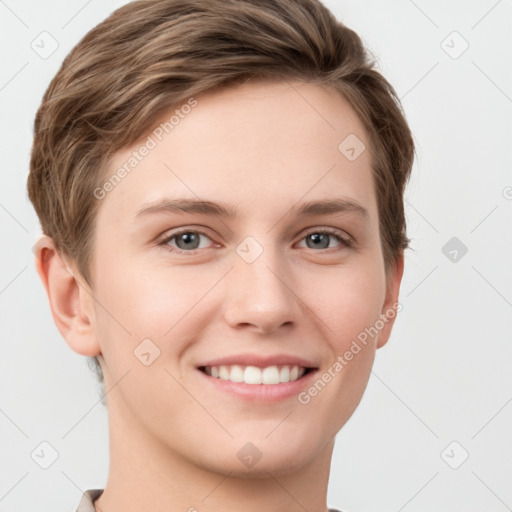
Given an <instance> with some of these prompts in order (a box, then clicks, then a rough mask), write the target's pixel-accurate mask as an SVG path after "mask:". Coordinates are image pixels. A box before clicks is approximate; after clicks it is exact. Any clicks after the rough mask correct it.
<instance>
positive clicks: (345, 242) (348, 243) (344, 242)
mask: <svg viewBox="0 0 512 512" xmlns="http://www.w3.org/2000/svg"><path fill="white" fill-rule="evenodd" d="M185 233H197V234H199V235H204V236H205V237H207V238H210V237H209V236H208V235H207V234H206V233H205V232H203V231H199V230H193V229H184V230H181V231H178V232H176V233H172V234H171V235H169V236H167V237H165V239H163V240H162V241H161V242H159V243H158V245H161V246H167V249H168V250H169V251H170V252H175V253H178V254H195V252H196V251H199V250H200V249H192V250H190V251H185V250H183V249H179V248H177V247H172V246H170V245H168V244H169V242H170V241H171V240H173V239H174V238H176V237H179V236H180V235H184V234H185ZM313 234H318V235H329V236H331V237H333V238H335V239H336V240H338V241H339V242H340V244H341V247H338V248H336V247H331V248H327V249H321V251H323V252H332V251H340V250H342V249H344V248H349V247H352V246H353V241H352V240H351V239H350V238H348V237H343V236H341V235H340V234H339V233H338V232H337V231H334V230H330V229H313V230H311V231H309V232H307V233H305V234H304V236H303V237H302V238H301V239H300V241H302V240H304V239H305V238H307V237H308V236H310V235H313ZM315 252H317V251H315Z"/></svg>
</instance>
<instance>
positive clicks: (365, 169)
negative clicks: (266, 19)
mask: <svg viewBox="0 0 512 512" xmlns="http://www.w3.org/2000/svg"><path fill="white" fill-rule="evenodd" d="M197 101H198V104H197V106H196V107H195V108H194V109H193V110H192V111H191V112H190V113H189V114H188V115H187V116H186V117H185V118H184V119H182V120H180V123H179V124H178V125H177V126H176V127H175V128H174V129H173V131H172V132H171V133H170V134H169V135H168V136H166V137H165V138H164V140H163V141H162V142H160V143H159V144H158V146H157V147H156V148H154V149H152V150H151V152H150V153H149V154H148V155H147V156H146V157H145V158H144V159H143V160H142V161H141V162H140V163H139V164H138V165H137V167H136V168H135V169H134V170H132V171H131V173H130V174H129V175H127V176H126V178H125V179H124V180H123V181H122V182H121V183H120V184H119V185H117V186H116V187H115V188H114V189H113V190H112V191H111V192H109V193H108V194H107V195H106V197H105V198H104V199H102V200H101V205H100V208H99V213H98V217H97V220H96V238H95V248H94V255H93V261H92V263H93V265H92V268H93V272H92V275H93V283H94V286H93V289H92V290H90V289H88V288H87V286H86V285H85V284H84V281H83V279H81V277H80V275H79V273H78V272H77V270H76V268H75V267H74V264H73V262H70V261H65V260H63V259H62V258H61V256H60V255H59V254H58V252H57V251H55V248H54V246H53V243H52V241H51V239H49V238H47V237H43V239H42V241H41V242H40V245H39V247H38V251H37V256H38V257H37V258H36V265H37V269H38V272H39V275H40V276H41V279H42V281H43V284H44V286H45V287H46V290H47V293H48V296H49V300H50V304H51V310H52V314H53V317H54V320H55V323H56V325H57V327H58V328H59V330H60V332H61V333H62V335H63V337H64V338H65V339H66V341H67V343H68V344H69V346H70V347H71V348H72V349H73V350H74V351H75V352H77V353H79V354H82V355H87V356H92V355H99V356H100V360H101V364H102V368H103V372H104V376H105V387H106V390H107V400H108V413H109V428H110V471H109V477H108V481H107V484H106V486H105V491H104V493H103V494H102V495H101V497H100V498H99V499H98V500H97V501H96V502H95V506H96V510H98V511H99V510H103V511H104V512H111V511H113V510H124V511H125V512H131V511H136V510H137V511H140V510H143V509H144V510H152V511H154V512H160V511H161V512H163V511H165V512H169V511H171V512H172V511H187V510H190V511H192V510H198V511H200V512H203V511H204V512H207V511H218V510H223V511H225V512H231V511H233V512H234V511H240V510H244V511H245V512H256V511H261V510H265V511H267V512H282V511H283V510H287V511H291V512H295V511H297V512H298V511H303V510H308V511H311V512H313V511H315V512H325V511H326V510H327V502H326V496H327V484H328V478H329V471H330V463H331V456H332V451H333V447H334V441H335V436H336V434H337V433H338V431H339V430H340V429H341V427H342V426H343V425H344V424H345V423H346V421H347V420H348V419H349V418H350V416H351V415H352V413H353V412H354V410H355V408H356V407H357V405H358V404H359V401H360V400H361V397H362V395H363V393H364V390H365V388H366V385H367V382H368V378H369V375H370V371H371V367H372V364H373V360H374V356H375V352H376V349H377V348H380V347H382V346H383V345H384V344H385V343H386V342H387V340H388V338H389V335H390V332H391V329H392V325H393V321H394V319H390V320H389V321H388V322H387V323H385V325H384V327H383V328H382V330H381V331H380V333H379V334H378V336H375V337H373V338H369V339H368V344H367V345H366V347H364V348H363V350H361V351H360V352H359V353H358V354H357V355H355V356H354V358H353V359H352V360H351V361H350V362H349V363H348V364H347V365H346V366H345V367H344V368H343V370H342V371H341V372H339V373H337V374H336V376H335V377H334V378H333V379H332V380H331V381H330V382H329V383H328V385H326V386H325V388H324V389H322V391H321V392H319V393H318V395H317V396H315V397H314V398H312V399H311V401H310V402H309V403H307V404H301V403H300V402H299V401H298V399H297V396H296V395H294V396H292V397H288V398H286V399H283V400H280V401H277V402H275V403H270V404H269V403H265V404H262V403H257V402H253V401H250V400H242V399H240V398H238V397H236V396H234V395H232V394H228V393H225V392H221V391H219V390H217V389H216V388H213V387H212V386H205V385H204V376H203V375H201V374H200V373H199V371H198V370H197V369H196V365H198V364H199V363H201V362H205V361H207V360H209V359H213V358H217V357H223V356H227V355H231V354H239V353H246V352H250V353H256V354H260V353H263V354H276V353H286V354H293V355H296V356H299V357H303V358H306V359H308V360H312V361H314V362H315V363H317V366H318V368H319V370H318V374H319V375H321V374H322V373H324V372H326V371H327V370H328V368H329V367H332V365H333V363H334V362H335V361H336V358H337V357H338V356H340V355H343V354H344V353H345V352H346V351H347V350H348V349H349V347H350V345H351V343H352V342H353V340H355V339H356V338H357V336H358V335H359V334H360V333H361V332H362V331H364V329H365V328H367V327H369V326H372V325H374V324H375V322H376V321H377V320H378V319H379V318H380V317H379V315H381V314H386V312H388V311H389V310H390V309H392V307H393V305H394V304H395V305H396V303H397V301H398V295H399V288H400V282H401V279H402V273H403V256H400V258H398V260H397V262H396V265H395V266H394V267H393V268H392V269H391V270H390V272H389V273H388V274H387V275H386V273H385V270H384V261H383V255H382V250H381V245H380V233H379V222H378V211H377V201H376V196H375V191H374V188H373V179H372V173H371V154H370V150H369V147H370V144H369V139H368V137H367V134H366V133H365V130H364V129H363V126H362V124H361V123H360V121H359V120H358V118H357V116H356V114H355V113H354V111H353V110H352V108H351V107H350V105H349V104H348V103H347V102H346V101H345V100H344V99H343V98H342V97H341V96H340V95H339V94H338V93H336V92H335V91H333V90H330V89H326V88H322V87H320V86H317V85H311V84H304V83H286V82H279V83H270V82H252V83H245V84H244V85H241V86H236V87H230V88H228V89H224V90H221V91H214V92H209V93H207V94H203V95H201V96H199V97H198V98H197ZM168 118H169V115H167V114H166V115H164V116H162V119H168ZM349 134H356V135H357V137H359V139H361V140H362V141H363V142H364V144H365V146H366V148H367V149H366V150H365V151H364V152H363V153H362V154H361V155H360V156H359V157H358V158H357V159H356V160H354V161H349V160H348V159H347V158H346V157H345V156H344V155H343V154H342V153H341V152H340V151H339V150H338V146H339V144H340V142H341V141H343V140H344V139H345V138H346V137H347V136H348V135H349ZM138 147H140V144H134V145H133V146H131V147H130V148H126V149H124V150H122V151H120V152H118V153H117V154H116V155H115V157H114V159H113V160H112V162H111V165H110V167H109V172H108V173H106V176H107V177H108V176H111V175H112V173H113V172H114V171H115V169H118V168H119V167H120V166H122V164H123V163H124V162H125V161H126V160H127V159H128V158H129V157H130V155H131V154H132V152H133V151H134V150H136V149H137V148H138ZM177 197H180V198H189V199H198V198H200V199H202V200H210V201H216V202H223V203H226V204H228V205H230V206H232V207H236V208H237V209H238V215H237V216H236V217H235V218H222V217H219V216H212V215H206V214H197V213H183V212H181V213H176V212H174V213H173V212H169V213H159V214H154V215H147V216H145V217H143V218H139V219H136V218H135V214H136V212H137V211H138V210H139V209H140V208H142V207H143V206H144V205H147V204H148V203H149V202H151V201H155V200H158V199H163V198H177ZM335 198H344V199H347V198H348V199H350V200H352V201H356V202H358V203H359V204H360V205H362V206H363V207H364V208H365V209H366V210H367V212H368V218H367V220H364V218H363V217H362V216H359V215H358V214H357V213H355V212H350V211H347V212H343V213H337V214H322V215H314V216H309V217H305V218H299V217H298V216H297V215H296V214H294V213H293V212H294V210H292V208H294V207H295V208H296V207H297V206H298V205H300V204H302V203H304V202H307V201H314V200H325V199H335ZM177 228H187V230H188V231H194V229H195V230H196V233H197V230H198V229H199V230H200V231H201V232H203V233H204V234H205V235H206V236H204V235H202V236H201V237H200V240H201V241H200V246H199V247H198V248H196V249H195V250H191V249H188V252H186V251H187V249H186V246H185V249H183V247H184V246H183V245H180V246H178V245H177V243H178V240H177V238H174V239H172V240H171V241H169V242H167V244H166V245H165V243H164V244H162V245H159V243H161V242H162V240H163V239H164V237H165V236H170V235H171V234H173V233H176V232H177V231H178V229H177ZM310 228H314V229H310ZM320 228H321V229H333V230H335V231H336V233H338V234H339V235H341V236H344V237H347V235H348V236H349V237H351V238H352V240H353V245H352V246H345V245H344V244H343V243H342V242H340V241H339V240H338V239H336V238H335V237H332V236H331V237H329V238H327V241H328V246H327V248H324V247H325V246H320V248H318V245H317V246H315V245H314V244H313V243H312V241H311V237H309V236H307V235H311V234H312V233H315V232H317V233H318V229H320ZM315 229H316V231H315ZM249 236H250V237H254V239H256V240H257V241H258V243H259V244H260V246H261V247H262V249H263V252H262V253H261V255H260V256H259V257H258V258H257V259H256V260H255V261H253V262H252V263H248V262H246V261H245V260H244V259H243V258H242V257H240V255H239V254H238V253H237V252H236V248H237V247H238V246H239V244H240V243H241V242H242V241H244V239H245V238H246V237H249ZM189 244H190V242H189ZM179 248H182V251H183V252H181V253H179ZM172 249H174V250H175V251H176V252H172ZM43 253H44V254H43ZM43 256H44V257H43ZM146 338H149V339H150V340H152V342H153V343H154V344H155V345H156V346H158V348H159V350H160V355H159V357H157V358H156V359H155V360H154V361H153V362H152V364H151V365H150V366H145V365H144V364H142V363H141V362H140V361H139V359H137V358H136V357H134V350H135V349H136V348H137V346H138V345H139V344H140V343H141V341H142V340H144V339H146ZM247 442H252V443H253V444H254V445H255V446H257V448H258V449H259V450H260V452H261V453H262V457H261V459H260V460H259V461H258V462H257V463H256V464H255V465H254V466H252V467H250V468H249V467H246V465H244V464H243V463H242V462H241V460H240V459H239V457H238V456H237V452H238V451H239V450H240V449H241V448H242V447H243V446H244V445H246V443H247ZM226 475H228V476H227V477H226ZM192 507H193V508H192Z"/></svg>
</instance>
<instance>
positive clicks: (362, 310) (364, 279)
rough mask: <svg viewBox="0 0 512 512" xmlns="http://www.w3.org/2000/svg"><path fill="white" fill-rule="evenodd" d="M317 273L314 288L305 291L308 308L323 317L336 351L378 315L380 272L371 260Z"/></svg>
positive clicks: (381, 285)
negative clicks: (366, 263) (307, 297)
mask: <svg viewBox="0 0 512 512" xmlns="http://www.w3.org/2000/svg"><path fill="white" fill-rule="evenodd" d="M318 277H319V279H316V282H317V283H318V284H319V286H317V287H316V288H315V290H316V291H315V292H314V293H313V292H311V291H310V292H309V293H308V295H309V298H310V299H309V300H310V303H311V304H312V305H313V306H312V307H311V309H312V310H313V311H314V312H315V314H317V315H318V317H319V318H320V319H321V320H322V321H323V323H324V326H325V335H326V339H328V340H331V345H332V348H333V349H335V351H336V352H337V353H339V352H340V351H344V350H346V346H347V345H350V344H351V342H352V340H353V339H356V338H357V336H358V335H359V334H360V333H361V332H364V330H365V329H366V328H367V327H369V326H371V325H373V324H374V323H375V322H376V320H377V319H378V318H379V314H380V312H381V307H382V304H383V301H384V297H385V283H384V278H383V272H382V271H381V269H380V267H379V265H377V264H372V265H364V266H357V267H356V266H351V267H345V268H339V269H338V270H336V271H334V272H330V273H329V274H328V275H324V276H323V277H322V278H320V276H318ZM304 293H307V292H306V288H304Z"/></svg>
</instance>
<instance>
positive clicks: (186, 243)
mask: <svg viewBox="0 0 512 512" xmlns="http://www.w3.org/2000/svg"><path fill="white" fill-rule="evenodd" d="M201 237H203V238H207V239H208V240H210V237H209V236H207V235H206V234H205V233H202V232H201V231H193V230H190V229H189V230H186V231H180V232H178V233H173V234H171V235H170V236H167V237H166V238H165V239H164V240H162V241H161V242H160V244H159V245H164V246H167V247H168V248H170V249H171V250H174V249H177V250H178V252H179V251H183V252H189V251H193V250H195V249H204V248H205V247H204V246H201ZM174 240H176V244H175V245H173V244H171V243H170V242H172V241H174Z"/></svg>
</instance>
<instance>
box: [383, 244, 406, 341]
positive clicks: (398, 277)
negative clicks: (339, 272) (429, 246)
mask: <svg viewBox="0 0 512 512" xmlns="http://www.w3.org/2000/svg"><path fill="white" fill-rule="evenodd" d="M403 273H404V253H403V251H402V252H401V253H400V256H399V257H398V258H397V260H396V261H395V263H394V264H393V265H392V266H391V268H390V269H389V273H388V276H387V279H386V298H385V300H384V304H383V306H382V311H381V315H380V319H381V320H382V322H383V324H384V326H383V327H382V329H381V331H380V332H379V337H378V339H377V348H381V347H383V346H384V345H385V344H386V343H387V341H388V339H389V336H390V335H391V330H392V328H393V324H394V323H395V319H396V316H397V314H398V312H399V311H400V310H401V309H402V306H401V305H400V304H399V302H398V296H399V293H400V283H401V282H402V276H403Z"/></svg>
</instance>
